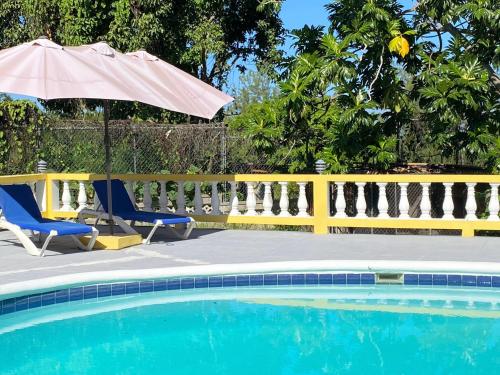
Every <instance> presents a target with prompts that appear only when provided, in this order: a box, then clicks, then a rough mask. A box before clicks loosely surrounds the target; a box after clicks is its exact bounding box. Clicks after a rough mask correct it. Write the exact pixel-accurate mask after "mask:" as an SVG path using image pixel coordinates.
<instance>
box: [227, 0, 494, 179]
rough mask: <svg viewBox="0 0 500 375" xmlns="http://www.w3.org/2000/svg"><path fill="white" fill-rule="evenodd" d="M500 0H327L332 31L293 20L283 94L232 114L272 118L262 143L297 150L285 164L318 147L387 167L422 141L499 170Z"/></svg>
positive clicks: (302, 167)
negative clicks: (410, 2) (412, 0)
mask: <svg viewBox="0 0 500 375" xmlns="http://www.w3.org/2000/svg"><path fill="white" fill-rule="evenodd" d="M266 4H268V5H267V6H274V5H275V4H276V2H275V1H272V2H266ZM497 5H498V4H496V2H495V1H493V0H472V1H451V0H450V1H448V0H427V1H426V0H423V1H420V2H418V4H417V5H416V6H415V7H414V8H411V9H406V8H405V7H404V6H403V2H401V1H397V0H366V1H356V0H336V1H332V2H331V3H330V4H328V5H327V6H326V11H327V12H328V13H329V19H330V22H331V25H330V27H329V30H328V32H325V31H324V29H323V28H321V27H316V26H307V25H306V26H305V27H304V28H303V29H302V30H295V31H293V33H292V35H293V36H295V38H296V39H295V47H296V51H297V55H296V56H295V57H294V58H293V59H292V60H291V61H289V62H288V64H287V65H286V68H285V70H284V71H282V72H281V73H282V80H281V81H280V82H279V86H280V88H281V93H280V95H278V96H276V97H275V99H274V101H266V102H263V103H262V104H260V105H259V104H257V105H255V106H254V107H252V108H251V109H250V110H251V112H252V114H253V116H252V119H251V120H249V119H248V117H247V114H245V113H243V114H242V115H241V117H240V118H236V119H234V120H233V125H234V126H237V127H239V128H241V129H244V128H245V124H246V123H245V121H250V122H251V124H256V123H258V124H260V128H261V133H263V132H264V131H265V132H266V133H268V134H272V131H271V130H270V129H271V128H272V129H275V131H276V136H277V138H275V139H267V144H269V143H273V142H274V145H275V150H278V151H277V152H278V154H279V153H282V152H283V151H282V150H287V152H289V153H290V154H293V155H294V157H293V162H292V163H290V164H289V165H287V166H286V167H285V166H283V168H286V169H288V170H290V171H313V170H314V161H315V160H317V159H319V158H322V159H324V160H325V161H327V162H328V163H329V166H330V170H331V171H334V172H341V171H348V170H352V169H354V168H356V167H359V166H361V165H365V166H372V167H377V168H380V169H387V168H389V167H390V165H391V164H392V163H394V162H395V161H397V160H399V161H418V160H414V159H418V157H419V155H422V153H423V151H424V149H425V152H428V151H429V148H432V151H433V152H434V153H435V154H436V155H439V156H440V157H442V158H443V160H452V161H454V162H456V163H457V164H458V163H461V162H471V163H477V164H479V165H483V166H485V167H488V168H489V169H490V170H493V171H495V170H499V169H500V159H499V158H498V156H499V153H500V151H499V150H498V144H499V137H500V135H499V124H500V117H499V115H498V113H499V108H498V107H499V104H500V98H499V93H500V89H499V85H498V82H499V78H498V68H499V57H498V56H499V52H500V48H499V47H498V40H500V38H499V36H500V35H499V33H500V27H499V25H500V10H499V9H498V6H497ZM248 129H253V125H249V126H248ZM252 131H253V130H251V131H250V132H249V135H250V136H254V135H253V134H254V133H252ZM256 145H257V146H258V147H260V145H261V142H260V141H256ZM266 147H268V146H266ZM264 151H266V149H264ZM273 152H276V151H273ZM412 159H413V160H412Z"/></svg>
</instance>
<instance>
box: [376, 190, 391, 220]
mask: <svg viewBox="0 0 500 375" xmlns="http://www.w3.org/2000/svg"><path fill="white" fill-rule="evenodd" d="M378 186H379V188H378V218H379V219H388V218H389V214H388V210H389V202H388V201H387V183H385V182H381V183H379V184H378Z"/></svg>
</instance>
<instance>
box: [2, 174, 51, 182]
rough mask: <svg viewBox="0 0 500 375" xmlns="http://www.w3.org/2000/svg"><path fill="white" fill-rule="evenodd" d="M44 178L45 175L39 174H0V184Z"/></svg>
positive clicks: (41, 179)
mask: <svg viewBox="0 0 500 375" xmlns="http://www.w3.org/2000/svg"><path fill="white" fill-rule="evenodd" d="M45 179H46V175H45V174H43V173H39V174H21V175H16V176H0V185H9V184H19V183H23V182H36V181H43V180H45Z"/></svg>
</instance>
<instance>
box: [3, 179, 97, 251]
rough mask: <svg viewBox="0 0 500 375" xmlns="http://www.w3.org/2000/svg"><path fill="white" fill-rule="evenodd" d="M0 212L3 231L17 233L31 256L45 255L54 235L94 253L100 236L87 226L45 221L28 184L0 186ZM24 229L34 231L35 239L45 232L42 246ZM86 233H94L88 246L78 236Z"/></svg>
mask: <svg viewBox="0 0 500 375" xmlns="http://www.w3.org/2000/svg"><path fill="white" fill-rule="evenodd" d="M0 209H1V215H0V228H3V229H7V230H9V231H11V232H12V233H14V234H15V235H16V237H17V238H18V239H19V241H21V243H22V244H23V246H24V248H25V249H26V251H27V252H28V253H29V254H31V255H38V256H43V255H44V253H45V250H46V249H47V245H48V244H49V242H50V240H51V239H52V237H55V236H71V237H72V238H73V240H74V241H75V243H76V245H77V246H78V248H80V249H82V250H92V248H93V247H94V244H95V241H96V239H97V236H98V234H99V231H98V230H97V229H95V228H93V227H91V226H88V225H82V224H78V223H71V222H68V221H57V220H49V219H44V218H42V214H41V213H40V209H39V208H38V205H37V203H36V201H35V197H34V196H33V192H32V191H31V188H30V187H29V186H28V185H0ZM23 230H29V231H31V233H32V235H33V237H35V238H37V239H38V240H40V236H41V234H42V233H43V234H47V238H46V240H45V242H44V244H43V246H42V247H41V248H38V247H36V245H35V244H34V243H33V242H32V241H31V240H30V238H29V237H28V236H27V235H26V234H25V233H24V232H23ZM87 234H91V235H92V237H91V239H90V241H89V243H88V245H87V246H85V245H84V244H83V243H82V242H81V241H80V240H79V239H78V238H77V236H83V235H87Z"/></svg>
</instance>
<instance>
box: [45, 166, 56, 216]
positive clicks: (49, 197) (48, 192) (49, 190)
mask: <svg viewBox="0 0 500 375" xmlns="http://www.w3.org/2000/svg"><path fill="white" fill-rule="evenodd" d="M53 194H54V189H53V184H52V178H50V174H49V173H47V174H45V198H46V202H45V217H47V218H49V219H54V214H53V207H54V206H53V203H52V202H53Z"/></svg>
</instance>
